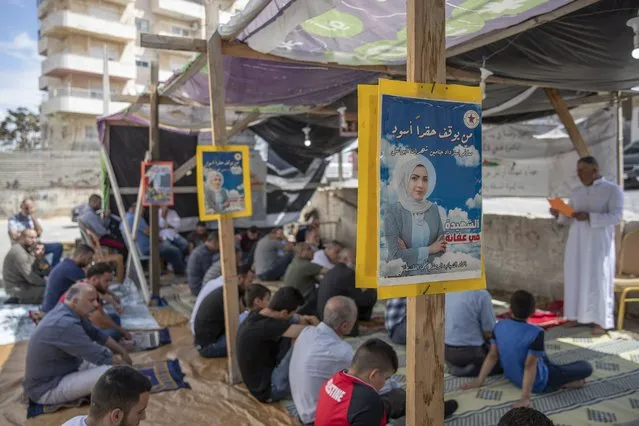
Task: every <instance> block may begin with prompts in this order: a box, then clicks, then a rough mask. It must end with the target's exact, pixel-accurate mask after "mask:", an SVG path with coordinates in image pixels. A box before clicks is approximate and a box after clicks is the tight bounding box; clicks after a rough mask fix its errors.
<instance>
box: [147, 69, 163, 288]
mask: <svg viewBox="0 0 639 426" xmlns="http://www.w3.org/2000/svg"><path fill="white" fill-rule="evenodd" d="M158 80H159V64H158V62H157V61H153V62H151V89H150V90H151V99H150V109H151V111H150V115H151V120H150V123H149V153H150V154H151V161H158V160H159V159H160V122H159V120H160V114H159V105H158ZM158 210H159V209H158V207H157V206H154V207H151V208H150V209H149V231H150V235H149V238H150V240H151V251H150V253H149V254H150V256H151V257H150V263H149V268H150V269H149V272H150V278H151V296H153V297H159V296H160V272H161V271H160V269H161V265H160V224H159V217H158Z"/></svg>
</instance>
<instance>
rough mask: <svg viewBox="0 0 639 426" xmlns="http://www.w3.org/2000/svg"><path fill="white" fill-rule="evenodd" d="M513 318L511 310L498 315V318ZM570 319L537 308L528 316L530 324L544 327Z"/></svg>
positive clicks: (554, 325) (556, 324) (550, 326)
mask: <svg viewBox="0 0 639 426" xmlns="http://www.w3.org/2000/svg"><path fill="white" fill-rule="evenodd" d="M508 318H512V313H511V312H506V313H504V314H501V315H497V319H508ZM567 322H568V321H567V320H566V319H564V318H562V317H560V316H558V315H557V314H556V313H554V312H550V311H541V310H537V311H536V312H535V313H534V314H532V316H531V317H530V318H528V324H533V325H536V326H538V327H541V328H543V329H548V328H552V327H557V326H558V325H562V324H565V323H567Z"/></svg>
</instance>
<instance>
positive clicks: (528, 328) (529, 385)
mask: <svg viewBox="0 0 639 426" xmlns="http://www.w3.org/2000/svg"><path fill="white" fill-rule="evenodd" d="M510 304H511V310H512V313H513V318H512V319H507V320H502V321H499V322H498V323H497V325H495V328H494V330H493V340H492V341H491V345H490V352H489V353H488V356H487V357H486V359H485V360H484V364H483V365H482V368H481V372H480V373H479V377H478V378H477V380H475V381H472V382H470V383H466V384H464V385H463V386H462V388H463V389H472V388H477V387H480V386H481V385H482V384H483V383H484V380H485V379H486V377H487V376H488V374H489V373H490V372H491V371H492V369H493V367H494V366H495V365H496V364H497V362H501V366H502V368H503V369H504V375H505V376H506V377H507V378H508V380H510V381H511V382H512V383H513V384H515V385H516V386H518V387H520V388H521V389H522V394H521V399H520V400H519V401H518V402H517V403H516V404H515V407H529V406H530V405H531V402H530V398H531V395H532V393H533V392H534V393H541V392H550V391H553V390H556V389H559V388H573V389H575V388H581V387H583V386H584V384H585V383H586V380H585V379H586V378H587V377H589V376H590V375H591V374H592V367H591V366H590V364H589V363H587V362H586V361H575V362H571V363H569V364H564V365H558V364H554V363H553V362H552V361H550V359H548V356H547V355H546V353H545V350H544V330H543V329H541V328H539V327H537V326H534V325H531V324H528V323H527V322H526V321H527V320H528V318H529V317H530V316H531V315H532V314H533V313H534V312H535V298H534V297H533V295H532V294H530V293H528V292H527V291H523V290H519V291H516V292H515V293H514V294H513V295H512V298H511V300H510Z"/></svg>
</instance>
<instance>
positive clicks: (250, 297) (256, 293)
mask: <svg viewBox="0 0 639 426" xmlns="http://www.w3.org/2000/svg"><path fill="white" fill-rule="evenodd" d="M270 303H271V290H269V289H268V287H266V286H264V285H262V284H251V285H249V286H248V287H246V291H245V292H244V305H245V306H246V316H248V314H249V313H250V312H259V311H261V310H262V309H266V308H268V305H269V304H270ZM244 319H245V318H242V319H241V321H243V320H244ZM241 321H240V322H241Z"/></svg>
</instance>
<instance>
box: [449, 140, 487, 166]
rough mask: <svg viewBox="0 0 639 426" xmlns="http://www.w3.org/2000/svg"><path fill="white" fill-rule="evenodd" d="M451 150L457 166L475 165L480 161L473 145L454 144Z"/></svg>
mask: <svg viewBox="0 0 639 426" xmlns="http://www.w3.org/2000/svg"><path fill="white" fill-rule="evenodd" d="M453 152H454V154H455V162H457V165H458V166H462V167H477V166H479V162H480V155H479V151H477V148H475V147H474V146H473V145H470V146H463V145H455V148H453Z"/></svg>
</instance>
